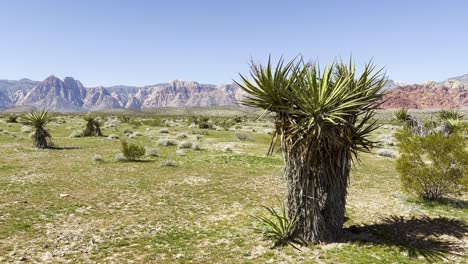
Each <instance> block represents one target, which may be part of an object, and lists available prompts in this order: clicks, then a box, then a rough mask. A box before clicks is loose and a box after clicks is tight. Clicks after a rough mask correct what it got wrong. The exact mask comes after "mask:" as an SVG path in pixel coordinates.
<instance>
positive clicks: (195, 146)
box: [192, 142, 202, 150]
mask: <svg viewBox="0 0 468 264" xmlns="http://www.w3.org/2000/svg"><path fill="white" fill-rule="evenodd" d="M192 149H193V150H201V149H202V148H201V146H200V144H198V143H197V142H194V143H192Z"/></svg>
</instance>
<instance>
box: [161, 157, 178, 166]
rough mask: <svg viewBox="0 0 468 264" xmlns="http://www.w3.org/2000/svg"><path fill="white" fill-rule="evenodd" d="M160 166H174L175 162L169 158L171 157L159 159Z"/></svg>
mask: <svg viewBox="0 0 468 264" xmlns="http://www.w3.org/2000/svg"><path fill="white" fill-rule="evenodd" d="M159 165H160V166H161V167H175V166H176V162H175V161H174V160H171V159H167V160H163V161H161V163H160V164H159Z"/></svg>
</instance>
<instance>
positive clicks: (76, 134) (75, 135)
mask: <svg viewBox="0 0 468 264" xmlns="http://www.w3.org/2000/svg"><path fill="white" fill-rule="evenodd" d="M82 136H83V132H82V131H79V130H75V131H73V132H71V134H70V136H68V137H70V138H79V137H82Z"/></svg>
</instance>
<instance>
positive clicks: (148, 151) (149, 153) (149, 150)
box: [146, 147, 159, 157]
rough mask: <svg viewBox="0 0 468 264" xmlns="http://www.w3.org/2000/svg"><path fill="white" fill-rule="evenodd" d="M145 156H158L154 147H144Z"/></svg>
mask: <svg viewBox="0 0 468 264" xmlns="http://www.w3.org/2000/svg"><path fill="white" fill-rule="evenodd" d="M146 156H149V157H159V151H158V150H157V149H155V148H149V147H147V148H146Z"/></svg>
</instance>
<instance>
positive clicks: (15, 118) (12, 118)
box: [6, 114, 19, 123]
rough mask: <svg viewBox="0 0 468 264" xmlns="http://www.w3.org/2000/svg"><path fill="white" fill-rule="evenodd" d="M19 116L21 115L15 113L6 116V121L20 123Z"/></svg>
mask: <svg viewBox="0 0 468 264" xmlns="http://www.w3.org/2000/svg"><path fill="white" fill-rule="evenodd" d="M18 117H19V116H17V115H14V114H13V115H8V116H7V117H6V122H7V123H18Z"/></svg>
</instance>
